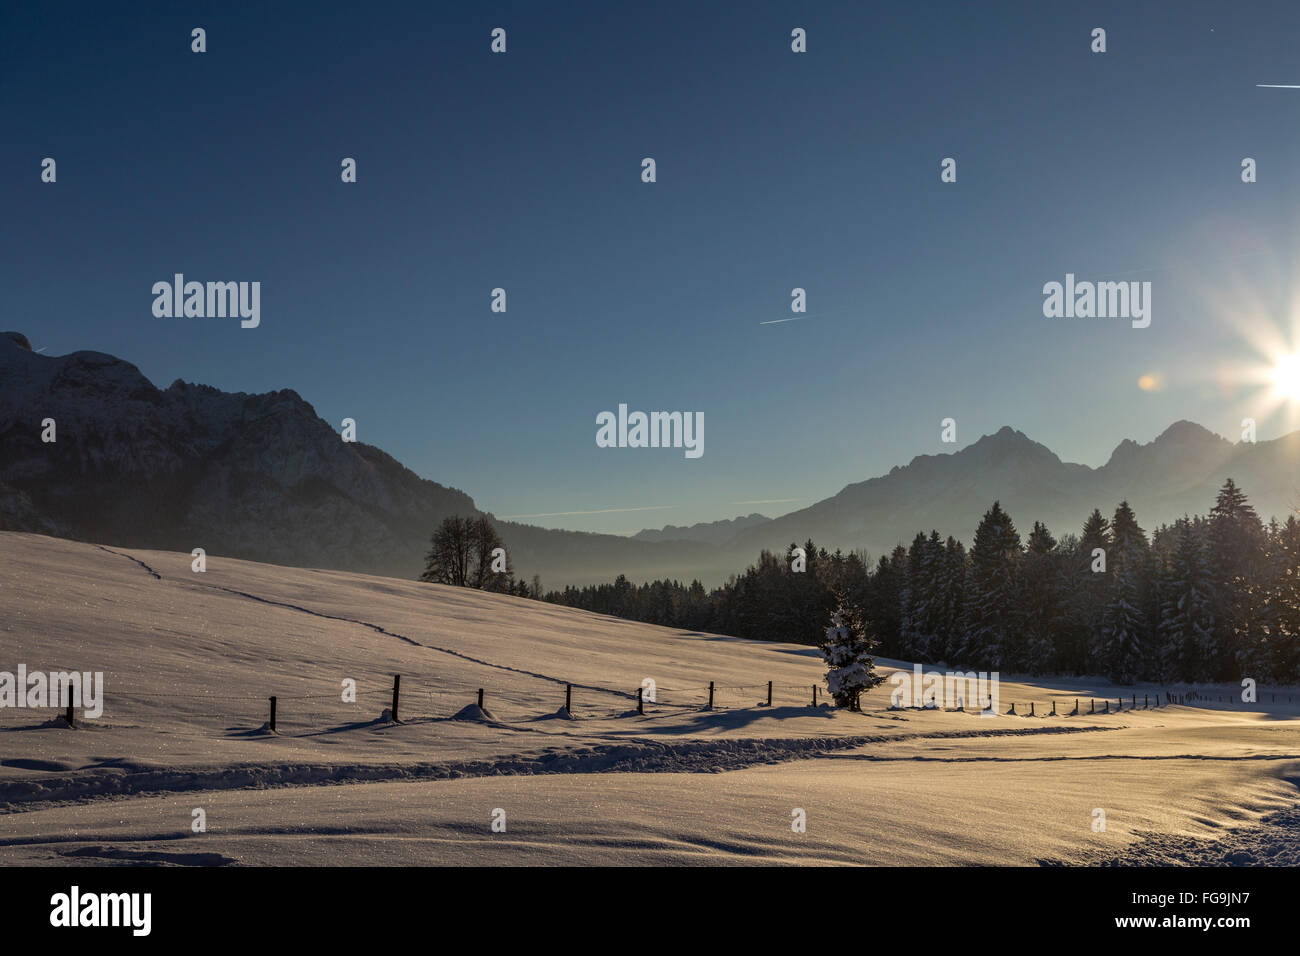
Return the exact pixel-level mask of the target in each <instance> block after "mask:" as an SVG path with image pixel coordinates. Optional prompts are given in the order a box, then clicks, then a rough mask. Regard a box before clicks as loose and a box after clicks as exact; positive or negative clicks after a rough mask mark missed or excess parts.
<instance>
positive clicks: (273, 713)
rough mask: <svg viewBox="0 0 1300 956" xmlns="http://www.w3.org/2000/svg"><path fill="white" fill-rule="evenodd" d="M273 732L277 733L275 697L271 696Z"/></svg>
mask: <svg viewBox="0 0 1300 956" xmlns="http://www.w3.org/2000/svg"><path fill="white" fill-rule="evenodd" d="M270 727H271V733H275V698H274V697H272V698H271V723H270Z"/></svg>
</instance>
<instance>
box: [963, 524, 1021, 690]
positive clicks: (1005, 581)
mask: <svg viewBox="0 0 1300 956" xmlns="http://www.w3.org/2000/svg"><path fill="white" fill-rule="evenodd" d="M1020 557H1021V551H1020V534H1019V532H1017V531H1016V526H1015V524H1013V523H1012V521H1011V516H1010V515H1009V514H1007V513H1006V512H1005V511H1003V510H1002V505H1001V504H1000V503H999V502H997V501H995V502H993V507H992V508H990V509H989V510H988V511H987V512H985V514H984V518H983V519H982V520H981V521H980V523H979V527H978V528H977V529H976V531H975V542H974V544H973V545H971V549H970V572H969V573H968V575H967V577H966V593H965V615H964V623H963V634H962V645H961V648H960V650H959V653H958V658H959V660H960V661H961V662H962V663H963V664H967V665H972V666H977V667H981V668H992V667H1001V666H1004V665H1003V655H1004V652H1005V651H1006V650H1007V649H1008V648H1009V647H1011V646H1012V644H1013V641H1014V638H1015V634H1016V630H1017V628H1018V626H1019V625H1020V623H1021V620H1022V618H1021V612H1020V601H1019V599H1020V593H1019V590H1020V581H1019V571H1020Z"/></svg>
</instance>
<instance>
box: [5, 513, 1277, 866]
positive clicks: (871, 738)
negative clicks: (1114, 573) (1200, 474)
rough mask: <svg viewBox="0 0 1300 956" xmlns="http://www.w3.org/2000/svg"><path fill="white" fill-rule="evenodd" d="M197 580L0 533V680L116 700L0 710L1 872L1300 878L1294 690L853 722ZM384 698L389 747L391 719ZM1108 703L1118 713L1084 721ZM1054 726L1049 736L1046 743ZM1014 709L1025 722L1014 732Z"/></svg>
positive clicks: (631, 630) (655, 662) (598, 661)
mask: <svg viewBox="0 0 1300 956" xmlns="http://www.w3.org/2000/svg"><path fill="white" fill-rule="evenodd" d="M196 546H201V543H196ZM192 560H193V559H192V558H191V556H190V555H189V554H188V553H186V554H173V553H161V552H148V551H134V550H131V549H124V548H117V547H114V548H112V549H111V550H105V549H104V548H101V547H98V546H96V545H92V544H79V543H73V542H67V541H60V540H56V539H51V538H43V537H38V536H33V535H20V534H0V670H7V671H14V670H16V669H17V666H18V665H19V664H20V663H21V664H25V665H26V666H27V668H28V670H29V671H36V670H43V671H54V670H70V669H76V670H81V671H103V672H104V678H105V684H106V694H105V707H104V714H103V716H102V717H101V718H100V719H99V720H97V721H87V720H84V719H83V720H81V721H80V727H79V728H78V729H77V730H70V729H68V728H66V727H64V726H61V722H60V721H57V720H53V719H52V717H53V714H52V712H51V711H48V710H47V711H36V710H28V709H14V710H9V709H5V710H0V806H3V808H4V812H3V814H0V862H3V863H10V864H13V863H24V864H63V863H69V862H73V863H86V864H120V863H150V864H157V863H162V864H179V865H223V864H231V865H234V864H243V865H250V864H251V865H299V864H306V865H315V864H332V863H340V864H371V863H373V864H379V863H394V864H414V865H428V864H446V865H452V864H455V865H465V864H475V863H481V864H493V865H519V864H575V863H578V864H582V863H592V864H665V863H667V864H673V863H705V864H726V863H742V864H743V863H760V862H764V863H766V862H784V863H847V864H881V865H897V864H904V865H905V864H925V863H941V864H973V863H980V864H994V865H997V864H1034V863H1037V862H1040V861H1061V862H1067V863H1075V862H1081V863H1101V862H1115V861H1118V862H1128V861H1131V862H1148V863H1178V862H1195V863H1206V864H1258V863H1263V862H1287V863H1291V864H1295V863H1296V862H1297V861H1300V851H1297V846H1296V837H1295V834H1296V832H1297V829H1296V827H1297V816H1296V814H1295V812H1294V808H1295V807H1296V805H1297V792H1296V786H1295V783H1294V782H1293V781H1295V780H1300V691H1297V690H1296V689H1294V688H1292V689H1281V688H1269V687H1262V688H1261V689H1260V701H1259V703H1258V704H1255V705H1245V704H1242V703H1240V698H1239V694H1240V690H1239V688H1238V689H1235V690H1234V688H1230V687H1225V688H1215V689H1211V688H1204V687H1203V688H1200V691H1201V692H1202V693H1203V694H1205V693H1210V694H1217V695H1221V696H1225V697H1231V698H1232V700H1233V701H1235V702H1234V703H1227V702H1224V703H1219V702H1205V703H1202V704H1201V705H1199V706H1195V707H1192V706H1185V707H1183V706H1171V707H1161V708H1158V709H1149V710H1143V709H1141V704H1142V697H1143V694H1150V695H1152V696H1153V697H1154V694H1155V691H1156V689H1155V688H1152V687H1141V686H1139V687H1137V688H1115V687H1112V686H1110V685H1109V684H1108V683H1106V682H1105V681H1101V680H1097V681H1091V682H1090V681H1085V680H1061V681H1046V682H1042V681H1039V682H1024V681H1018V680H1016V681H1012V680H1006V681H1004V682H1003V684H1002V686H1001V704H1002V706H1001V710H1003V711H1005V710H1007V709H1008V707H1009V706H1010V704H1011V703H1013V702H1015V703H1016V704H1017V714H1018V716H1007V715H1000V716H998V717H993V718H989V717H979V716H976V715H975V714H974V713H973V712H972V713H957V712H943V711H917V710H904V711H890V710H889V709H888V685H886V686H885V687H882V688H879V689H877V690H875V691H872V692H871V693H870V694H869V695H868V696H867V698H866V699H865V712H864V713H862V714H850V713H844V712H838V711H832V710H829V709H827V708H819V709H813V708H812V707H811V706H810V705H811V697H812V688H813V685H814V684H817V683H819V681H820V678H821V676H822V673H823V670H822V668H821V667H820V666H819V658H818V656H817V653H816V651H815V650H814V649H811V648H807V647H802V646H798V645H790V644H764V643H757V642H751V641H744V640H739V639H736V638H728V637H720V636H717V635H708V634H698V633H692V632H682V631H672V630H668V629H664V628H657V627H652V626H649V625H642V624H634V623H630V622H626V621H619V620H615V619H612V618H605V617H601V616H599V615H594V614H587V613H584V612H581V611H575V610H571V609H567V608H559V607H554V606H551V605H546V604H541V603H538V602H533V601H528V600H525V599H521V598H511V597H501V596H496V595H488V594H483V593H479V592H473V591H467V590H461V589H454V588H446V587H441V586H435V585H425V584H419V583H416V582H407V581H398V580H392V579H385V578H374V577H367V576H364V575H356V574H346V573H342V572H324V571H313V570H306V569H297V568H283V567H276V566H272V565H262V564H255V563H251V562H245V561H233V560H226V559H223V558H221V557H220V556H209V557H208V559H207V570H206V572H204V573H196V572H194V571H192V570H191V561H192ZM151 572H152V573H151ZM155 575H157V577H155ZM546 583H547V584H548V585H552V584H556V583H558V582H546ZM881 663H882V669H885V670H891V669H893V668H894V667H895V666H902V665H900V664H898V662H881ZM394 674H401V675H402V684H401V700H400V705H399V716H400V718H401V721H402V722H401V723H397V724H395V723H392V722H390V721H387V720H384V719H382V717H383V714H384V711H385V710H386V709H387V708H388V707H389V706H390V705H391V694H392V676H393V675H394ZM646 678H649V679H651V680H653V681H654V686H655V698H656V700H655V701H654V702H651V703H647V704H646V705H645V710H646V713H645V714H644V715H638V714H636V712H635V711H636V690H637V688H638V686H640V685H641V684H642V681H643V680H645V679H646ZM345 679H353V680H355V681H356V682H357V702H356V703H345V702H344V701H343V700H342V688H343V681H344V680H345ZM769 680H770V681H772V682H773V685H774V687H773V706H772V707H771V708H768V707H766V706H763V705H765V704H766V697H767V682H768V681H769ZM710 681H713V682H714V683H715V708H714V709H713V710H712V711H709V710H706V709H704V705H705V703H706V701H707V695H708V690H707V687H708V684H709V682H710ZM566 683H568V684H572V685H573V690H572V694H573V698H572V699H573V714H572V718H573V719H570V718H569V717H567V716H566V715H565V714H563V713H562V712H560V708H562V706H563V704H564V699H565V684H566ZM479 688H483V689H484V693H485V698H484V708H485V710H486V712H487V714H486V715H477V714H475V713H474V708H473V707H472V705H474V704H475V703H476V700H477V691H478V689H479ZM1134 692H1136V695H1137V699H1138V705H1139V709H1138V710H1136V711H1133V710H1130V706H1131V704H1130V699H1131V697H1132V695H1133V694H1134ZM272 694H275V695H277V697H278V698H279V700H278V715H277V716H278V720H277V729H278V733H276V734H271V733H269V732H267V730H266V729H265V724H266V722H267V717H268V710H269V704H268V701H267V698H268V697H269V696H270V695H272ZM1116 694H1122V695H1123V696H1124V698H1125V702H1124V710H1123V711H1122V712H1120V713H1118V714H1116V713H1111V714H1108V715H1103V714H1097V715H1094V716H1089V715H1088V714H1087V713H1086V711H1087V710H1088V707H1089V700H1090V699H1094V698H1095V699H1096V700H1097V702H1098V703H1097V706H1098V708H1099V709H1100V707H1101V701H1102V700H1103V699H1105V698H1109V700H1110V706H1111V708H1112V709H1113V708H1114V707H1115V704H1116V697H1115V695H1116ZM1273 694H1277V695H1278V699H1277V701H1276V702H1274V701H1273V700H1272V695H1273ZM1288 697H1290V698H1291V699H1292V701H1293V702H1291V703H1288ZM1076 698H1079V699H1080V700H1081V702H1082V703H1081V710H1082V711H1084V713H1083V714H1082V715H1080V716H1067V715H1068V714H1069V713H1070V712H1071V711H1072V710H1073V709H1074V706H1075V699H1076ZM820 699H821V700H823V701H824V699H825V694H824V690H823V691H822V693H821V698H820ZM1052 700H1055V701H1056V703H1057V710H1058V714H1059V715H1060V716H1056V717H1049V716H1043V715H1045V714H1046V713H1048V711H1049V710H1050V707H1051V702H1052ZM1029 701H1034V702H1035V710H1036V713H1037V715H1038V716H1036V717H1033V718H1030V717H1027V716H1019V715H1020V714H1023V713H1024V712H1026V711H1027V710H1028V707H1027V704H1028V702H1029ZM467 707H469V708H470V710H469V712H468V714H467V713H466V708H467ZM456 715H461V716H462V717H463V716H472V717H474V718H475V719H468V720H467V719H460V720H457V719H453V718H454V717H455V716H456ZM200 808H201V809H202V810H203V811H204V814H205V816H206V824H207V832H205V833H195V832H193V830H192V829H191V823H192V820H193V819H194V811H195V810H196V809H200ZM497 811H503V813H502V812H497ZM797 811H803V816H804V817H805V818H806V831H805V832H796V830H795V829H793V828H792V822H793V821H795V820H796V818H797V816H798V814H797ZM1097 811H1102V812H1104V818H1105V830H1104V831H1099V830H1097V829H1094V827H1095V826H1096V825H1097V823H1098V821H1099V819H1100V818H1099V815H1098V814H1097ZM1269 814H1277V815H1276V816H1274V817H1273V818H1272V819H1271V821H1270V823H1269V825H1267V826H1263V827H1261V826H1259V825H1258V824H1259V821H1260V820H1261V818H1264V817H1266V816H1268V815H1269ZM494 818H495V819H497V820H498V821H500V820H501V819H502V818H504V832H495V831H494V830H493V821H494ZM499 829H500V822H498V830H499Z"/></svg>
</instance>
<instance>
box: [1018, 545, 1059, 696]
mask: <svg viewBox="0 0 1300 956" xmlns="http://www.w3.org/2000/svg"><path fill="white" fill-rule="evenodd" d="M1055 549H1056V539H1055V538H1054V537H1052V533H1051V532H1050V531H1048V530H1047V526H1046V525H1045V524H1043V523H1042V522H1041V521H1035V522H1034V529H1033V531H1031V532H1030V533H1029V538H1028V540H1027V541H1026V542H1025V557H1024V589H1023V594H1024V605H1023V607H1024V617H1025V624H1024V629H1023V634H1024V640H1023V642H1022V643H1021V647H1020V653H1021V660H1020V661H1019V662H1018V664H1013V665H1012V666H1013V669H1014V668H1015V666H1020V667H1023V668H1024V669H1025V670H1027V671H1029V672H1030V673H1031V674H1043V673H1046V672H1048V671H1049V670H1051V669H1053V668H1054V667H1055V666H1056V664H1057V653H1056V643H1055V642H1056V638H1057V636H1058V635H1059V634H1060V633H1061V631H1062V630H1063V628H1064V627H1065V625H1066V621H1065V607H1064V598H1063V594H1062V588H1061V584H1062V581H1061V575H1060V567H1059V562H1058V561H1057V555H1056V553H1055Z"/></svg>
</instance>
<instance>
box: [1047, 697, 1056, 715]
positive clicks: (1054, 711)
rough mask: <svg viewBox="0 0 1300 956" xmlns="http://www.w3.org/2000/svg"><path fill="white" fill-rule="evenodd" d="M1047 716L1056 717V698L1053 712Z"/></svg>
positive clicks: (1053, 701) (1053, 699)
mask: <svg viewBox="0 0 1300 956" xmlns="http://www.w3.org/2000/svg"><path fill="white" fill-rule="evenodd" d="M1047 716H1048V717H1055V716H1056V698H1052V712H1051V713H1050V714H1048V715H1047Z"/></svg>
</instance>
